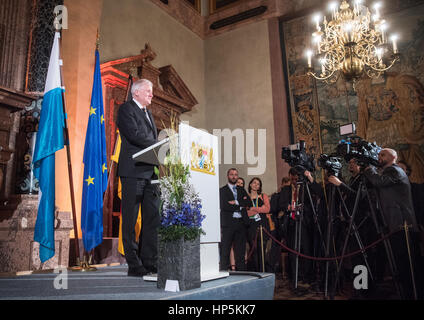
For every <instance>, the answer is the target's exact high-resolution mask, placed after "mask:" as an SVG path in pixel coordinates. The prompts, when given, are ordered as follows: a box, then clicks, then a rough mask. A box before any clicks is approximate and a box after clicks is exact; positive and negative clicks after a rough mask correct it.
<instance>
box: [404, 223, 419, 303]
mask: <svg viewBox="0 0 424 320" xmlns="http://www.w3.org/2000/svg"><path fill="white" fill-rule="evenodd" d="M403 227H404V230H405V238H406V247H407V249H408V258H409V267H410V268H411V278H412V288H413V290H414V299H415V300H418V296H417V288H416V286H415V275H414V266H413V265H412V257H411V247H410V244H409V233H408V225H407V224H406V220H405V221H404V224H403Z"/></svg>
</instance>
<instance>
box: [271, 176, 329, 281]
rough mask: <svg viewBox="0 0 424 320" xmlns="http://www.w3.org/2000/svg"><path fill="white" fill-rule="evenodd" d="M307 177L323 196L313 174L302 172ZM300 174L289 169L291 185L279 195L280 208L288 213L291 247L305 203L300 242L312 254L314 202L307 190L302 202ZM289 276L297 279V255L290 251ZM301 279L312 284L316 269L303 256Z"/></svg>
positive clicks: (286, 215)
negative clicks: (301, 206) (309, 197)
mask: <svg viewBox="0 0 424 320" xmlns="http://www.w3.org/2000/svg"><path fill="white" fill-rule="evenodd" d="M302 175H303V176H304V178H303V177H302V178H303V179H305V184H306V183H307V184H309V186H310V190H311V193H312V194H314V195H316V196H318V197H321V196H322V188H321V186H320V185H319V184H318V183H316V182H315V181H314V179H313V177H312V174H311V173H310V172H309V171H307V170H305V171H304V172H303V174H302ZM300 177H301V176H300V175H299V172H298V171H297V170H296V169H295V168H291V169H290V171H289V178H290V185H289V186H286V187H284V188H282V189H281V191H280V196H279V208H281V210H284V211H285V212H286V213H285V215H284V217H285V220H286V221H285V223H284V225H285V227H286V230H285V238H286V241H287V245H288V246H289V247H290V248H294V247H295V238H296V219H299V218H300V217H299V216H298V215H297V214H296V213H297V212H299V205H303V217H302V220H301V221H302V223H301V234H302V237H301V243H300V251H301V253H303V254H306V255H312V248H313V245H312V236H313V228H314V218H313V211H312V210H313V209H312V204H311V203H310V201H309V199H308V195H307V192H306V190H304V192H305V194H304V199H303V204H302V203H300V202H301V200H302V199H301V197H300V196H301V194H300V193H301V192H302V191H301V188H300V183H299V180H300ZM288 259H289V270H288V274H289V278H290V279H291V280H292V281H293V280H294V279H295V268H296V267H295V261H296V257H295V255H294V254H292V253H289V255H288ZM299 266H300V268H299V275H300V277H299V279H300V281H303V282H304V283H306V284H310V283H311V282H312V281H313V280H314V271H313V268H312V262H311V260H306V259H303V258H299Z"/></svg>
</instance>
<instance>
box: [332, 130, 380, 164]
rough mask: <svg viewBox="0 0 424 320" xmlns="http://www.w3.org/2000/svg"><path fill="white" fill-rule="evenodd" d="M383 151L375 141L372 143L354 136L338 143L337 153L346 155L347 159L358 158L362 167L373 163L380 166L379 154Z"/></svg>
mask: <svg viewBox="0 0 424 320" xmlns="http://www.w3.org/2000/svg"><path fill="white" fill-rule="evenodd" d="M380 151H381V147H379V146H378V145H377V144H376V143H375V142H373V143H371V142H368V141H365V140H363V139H362V138H361V137H358V136H353V137H348V138H346V139H343V140H341V141H340V142H339V144H338V145H337V155H339V156H341V157H344V159H345V160H346V161H350V159H356V161H357V163H358V165H359V166H361V167H367V166H369V165H373V166H376V167H378V166H379V162H378V154H379V153H380Z"/></svg>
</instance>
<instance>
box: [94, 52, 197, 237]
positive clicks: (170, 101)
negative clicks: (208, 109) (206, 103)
mask: <svg viewBox="0 0 424 320" xmlns="http://www.w3.org/2000/svg"><path fill="white" fill-rule="evenodd" d="M155 58H156V53H155V52H154V51H153V50H152V48H151V47H150V45H149V44H146V45H145V48H144V50H142V51H141V53H140V54H139V55H137V56H132V57H127V58H122V59H118V60H113V61H109V62H105V63H103V64H101V66H100V69H101V75H102V80H103V86H104V90H103V92H104V102H105V105H104V107H105V110H104V111H105V118H106V123H107V125H106V143H107V155H108V159H110V156H111V155H112V154H113V152H114V146H115V142H116V130H117V127H116V123H115V121H116V116H117V111H118V109H119V106H120V105H121V104H122V103H124V102H125V100H126V97H127V90H128V81H129V76H130V75H131V76H132V77H133V79H134V81H136V80H138V79H142V78H144V79H148V80H150V81H151V82H152V83H153V99H152V104H151V106H150V107H149V109H150V110H151V111H152V114H153V117H154V119H155V122H156V125H157V127H158V130H161V129H163V128H164V127H169V125H170V115H171V113H174V114H175V115H176V116H177V118H178V119H179V117H180V115H181V114H182V113H185V112H188V111H191V110H192V108H193V107H194V106H195V105H197V104H198V102H197V100H196V98H195V97H194V96H193V94H192V93H191V92H190V90H189V89H188V87H187V86H186V84H185V83H184V81H183V80H182V79H181V77H180V76H179V75H178V73H177V72H176V71H175V69H174V68H173V67H172V66H171V65H168V66H164V67H161V68H156V67H154V66H153V65H152V64H151V62H152V61H153V60H154V59H155ZM110 176H111V177H112V178H113V179H114V181H113V183H111V185H110V188H109V190H108V194H107V195H105V196H107V198H108V199H109V201H108V203H106V204H105V208H104V213H103V218H104V219H103V221H104V222H103V224H104V236H108V237H111V236H112V217H113V212H119V211H120V201H119V199H118V198H117V197H116V192H115V190H117V185H118V180H117V179H116V172H115V170H114V168H112V172H110Z"/></svg>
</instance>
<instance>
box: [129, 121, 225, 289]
mask: <svg viewBox="0 0 424 320" xmlns="http://www.w3.org/2000/svg"><path fill="white" fill-rule="evenodd" d="M168 149H169V138H167V139H165V140H162V141H160V142H159V143H157V144H156V145H154V146H151V147H149V148H147V149H145V150H142V151H140V152H138V153H137V154H134V155H133V159H134V160H136V161H142V162H147V163H151V164H154V165H157V164H158V162H157V160H155V159H157V158H159V161H161V162H162V163H163V159H164V157H165V155H166V151H167V150H168ZM178 150H179V153H180V157H181V161H182V163H183V164H185V165H188V166H189V168H190V175H191V177H190V182H191V183H192V184H193V186H194V189H195V190H196V192H198V193H199V196H200V198H201V199H202V214H203V215H205V216H206V218H205V219H204V220H203V223H202V229H203V231H204V232H205V233H206V234H205V235H202V236H201V238H200V268H201V280H202V281H208V280H214V279H218V278H223V277H227V276H228V275H229V273H228V272H220V271H219V243H220V241H221V227H220V213H219V211H220V205H219V171H218V170H219V157H218V156H219V149H218V138H217V137H216V136H214V135H211V134H209V133H208V132H205V131H203V130H199V129H196V128H193V127H191V126H189V125H187V124H180V126H179V133H178ZM156 279H157V278H156V277H155V276H145V277H144V280H147V281H156Z"/></svg>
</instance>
